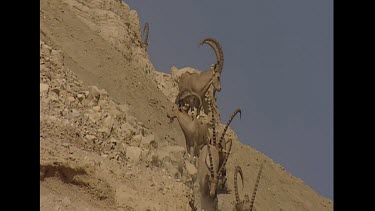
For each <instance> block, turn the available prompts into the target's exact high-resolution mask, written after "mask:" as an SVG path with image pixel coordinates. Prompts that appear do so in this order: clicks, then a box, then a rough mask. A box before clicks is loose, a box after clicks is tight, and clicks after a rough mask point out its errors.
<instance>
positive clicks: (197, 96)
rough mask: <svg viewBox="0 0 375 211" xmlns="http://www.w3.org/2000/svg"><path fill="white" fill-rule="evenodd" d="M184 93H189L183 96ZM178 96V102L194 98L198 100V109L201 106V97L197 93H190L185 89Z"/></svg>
mask: <svg viewBox="0 0 375 211" xmlns="http://www.w3.org/2000/svg"><path fill="white" fill-rule="evenodd" d="M185 92H189V93H188V94H186V95H183V94H184V93H185ZM179 96H180V97H179V100H180V101H181V100H182V99H184V98H186V97H188V96H194V97H196V98H198V100H199V106H198V107H201V106H202V104H203V102H202V98H201V96H199V95H198V94H197V93H195V92H192V91H191V90H188V89H185V90H184V91H182V92H181V94H180V95H179Z"/></svg>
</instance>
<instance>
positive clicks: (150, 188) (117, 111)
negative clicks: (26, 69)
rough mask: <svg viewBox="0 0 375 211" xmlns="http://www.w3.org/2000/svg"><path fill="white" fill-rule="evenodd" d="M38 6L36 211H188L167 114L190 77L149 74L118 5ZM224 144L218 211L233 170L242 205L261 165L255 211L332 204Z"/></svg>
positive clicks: (55, 2)
mask: <svg viewBox="0 0 375 211" xmlns="http://www.w3.org/2000/svg"><path fill="white" fill-rule="evenodd" d="M40 3H41V7H40V21H41V23H40V35H41V45H40V50H41V55H40V81H41V82H40V83H41V84H40V106H41V110H40V123H41V126H40V127H41V128H40V132H41V139H40V150H41V160H40V170H41V176H40V187H41V210H53V209H62V210H65V209H66V210H190V208H189V205H188V201H189V196H191V195H192V189H191V188H192V187H193V185H192V184H193V181H194V180H195V178H196V174H197V172H196V168H195V167H194V166H193V165H192V164H191V163H190V162H189V159H188V158H187V156H186V153H185V140H184V136H183V133H182V131H181V129H180V126H179V124H178V122H177V121H175V122H174V123H170V121H169V119H168V118H167V114H172V109H171V108H172V106H173V102H174V99H175V97H176V95H177V92H178V89H177V81H178V78H179V76H180V75H181V74H182V73H183V72H186V71H189V72H197V71H198V70H196V69H194V68H191V67H185V68H181V69H177V68H176V67H172V68H171V73H170V74H166V73H161V72H158V71H157V70H155V68H154V67H153V65H152V63H151V61H150V59H149V57H148V55H147V52H146V51H145V49H144V48H142V45H141V43H142V38H141V37H142V36H141V26H140V24H139V17H138V14H137V12H136V11H134V10H131V9H130V8H129V6H128V5H126V4H125V3H123V2H120V1H116V0H41V2H40ZM150 22H151V24H152V21H151V20H150ZM211 94H212V90H209V93H208V95H211ZM214 105H215V109H216V113H217V114H219V109H218V107H217V105H216V101H214ZM209 117H210V116H209ZM209 117H207V116H203V118H202V120H203V121H206V122H208V121H209V119H210V118H209ZM236 118H237V117H236ZM216 119H217V121H219V120H220V118H219V115H216ZM234 121H240V120H239V119H235V120H234ZM223 127H224V125H222V124H220V125H219V126H218V131H220V132H221V131H223ZM230 138H231V139H233V147H232V153H231V155H230V157H229V160H228V164H227V166H228V170H227V175H228V181H227V185H228V189H229V190H230V191H229V193H226V194H224V193H222V194H219V195H218V199H219V208H220V209H221V210H231V209H232V208H233V206H234V201H235V197H234V192H233V173H234V168H235V166H236V165H240V166H241V168H242V170H243V173H244V189H243V191H240V196H241V198H242V199H243V195H244V194H248V195H251V191H252V189H253V187H254V182H255V179H256V176H257V172H258V169H259V166H260V165H261V163H264V169H263V174H262V177H261V180H260V184H259V188H258V193H257V197H256V200H255V208H256V210H333V202H332V201H331V200H328V199H326V198H324V197H322V196H320V195H319V194H318V193H316V192H315V191H314V190H312V189H311V188H310V187H308V186H307V185H306V184H304V183H303V181H301V180H300V179H298V178H296V177H294V176H292V175H291V174H290V173H288V172H287V171H285V169H284V168H283V167H282V166H280V165H278V164H276V163H275V162H273V161H272V159H270V158H268V157H266V156H265V155H263V154H262V153H260V152H258V151H256V150H254V149H253V148H251V147H250V146H247V145H244V144H242V143H241V142H240V140H238V137H237V136H236V134H235V132H234V131H233V130H232V129H231V128H229V130H228V132H227V134H226V136H225V139H226V140H228V139H230ZM240 189H242V188H241V185H240Z"/></svg>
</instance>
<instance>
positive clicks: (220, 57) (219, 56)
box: [200, 38, 224, 92]
mask: <svg viewBox="0 0 375 211" xmlns="http://www.w3.org/2000/svg"><path fill="white" fill-rule="evenodd" d="M203 44H208V45H210V46H211V47H212V48H213V49H214V51H215V54H216V60H217V62H216V64H213V65H211V70H213V77H212V85H213V86H214V88H215V90H217V91H218V92H220V91H221V82H220V75H221V72H222V70H223V64H224V53H223V50H222V49H221V46H220V44H219V42H218V41H216V40H215V39H213V38H206V39H204V40H203V41H202V42H201V43H200V45H203Z"/></svg>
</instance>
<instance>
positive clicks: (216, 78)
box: [176, 38, 224, 113]
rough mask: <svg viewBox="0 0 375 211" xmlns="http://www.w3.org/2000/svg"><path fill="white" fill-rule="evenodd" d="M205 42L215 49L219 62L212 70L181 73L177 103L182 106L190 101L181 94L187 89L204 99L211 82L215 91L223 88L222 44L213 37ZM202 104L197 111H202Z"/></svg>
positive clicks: (203, 42)
mask: <svg viewBox="0 0 375 211" xmlns="http://www.w3.org/2000/svg"><path fill="white" fill-rule="evenodd" d="M203 44H208V45H210V46H211V47H212V48H213V49H214V51H215V54H216V59H217V63H216V64H215V65H213V66H211V68H210V70H208V71H205V72H201V73H189V72H186V73H184V74H182V75H181V77H180V80H179V82H178V88H179V94H178V95H177V98H176V103H178V104H179V105H180V106H181V105H182V104H183V103H185V104H189V103H190V102H189V100H185V98H184V97H182V96H181V95H182V94H183V93H184V92H185V91H186V90H189V91H191V92H194V93H197V94H198V95H199V96H200V97H201V98H202V99H203V100H204V97H205V94H206V92H207V91H208V89H209V88H210V86H211V84H212V85H213V86H214V90H215V91H220V90H221V82H220V76H221V72H222V69H223V63H224V54H223V51H222V49H221V46H220V44H219V43H218V42H217V41H216V40H215V39H213V38H207V39H204V40H203V41H202V42H201V43H200V45H203ZM201 106H202V105H201ZM201 106H200V107H198V108H197V113H200V109H201ZM190 107H192V105H191V106H190Z"/></svg>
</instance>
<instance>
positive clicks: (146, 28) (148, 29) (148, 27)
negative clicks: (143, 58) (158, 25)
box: [143, 22, 150, 51]
mask: <svg viewBox="0 0 375 211" xmlns="http://www.w3.org/2000/svg"><path fill="white" fill-rule="evenodd" d="M145 31H146V34H145ZM149 32H150V26H149V24H148V22H146V23H145V27H144V28H143V34H145V40H144V41H143V43H144V45H145V50H146V51H147V46H148V33H149Z"/></svg>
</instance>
